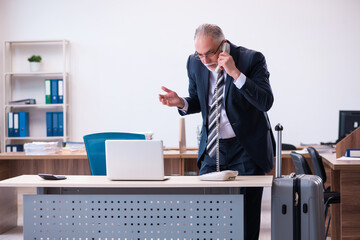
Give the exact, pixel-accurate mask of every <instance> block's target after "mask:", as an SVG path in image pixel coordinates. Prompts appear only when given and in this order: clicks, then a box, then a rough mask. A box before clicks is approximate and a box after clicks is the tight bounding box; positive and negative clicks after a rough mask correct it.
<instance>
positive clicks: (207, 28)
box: [194, 23, 225, 42]
mask: <svg viewBox="0 0 360 240" xmlns="http://www.w3.org/2000/svg"><path fill="white" fill-rule="evenodd" d="M198 36H211V37H212V38H213V39H214V40H215V41H219V42H220V41H222V40H225V35H224V33H223V31H222V30H221V28H220V27H219V26H217V25H215V24H208V23H204V24H201V25H200V26H199V27H198V28H197V29H196V31H195V36H194V40H195V39H196V37H198Z"/></svg>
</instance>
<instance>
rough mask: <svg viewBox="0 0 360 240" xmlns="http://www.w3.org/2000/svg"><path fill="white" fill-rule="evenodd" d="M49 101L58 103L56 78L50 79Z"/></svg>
mask: <svg viewBox="0 0 360 240" xmlns="http://www.w3.org/2000/svg"><path fill="white" fill-rule="evenodd" d="M51 103H52V104H57V103H59V96H58V80H57V79H51Z"/></svg>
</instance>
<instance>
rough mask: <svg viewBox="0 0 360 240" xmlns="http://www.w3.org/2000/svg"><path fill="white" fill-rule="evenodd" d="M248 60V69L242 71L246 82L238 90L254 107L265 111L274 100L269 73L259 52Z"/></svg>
mask: <svg viewBox="0 0 360 240" xmlns="http://www.w3.org/2000/svg"><path fill="white" fill-rule="evenodd" d="M250 61H251V62H250V71H249V72H248V73H244V74H245V75H246V82H245V84H244V85H243V87H242V88H241V89H239V91H240V92H241V94H242V95H243V96H244V97H245V98H246V100H247V101H248V102H249V103H250V104H252V105H253V106H254V107H255V108H257V109H258V110H260V111H263V112H267V111H268V110H269V109H270V108H271V106H272V104H273V102H274V96H273V93H272V90H271V86H270V83H269V76H270V73H269V72H268V70H267V65H266V61H265V57H264V55H262V54H261V53H260V52H256V53H255V54H253V57H252V58H251V59H250Z"/></svg>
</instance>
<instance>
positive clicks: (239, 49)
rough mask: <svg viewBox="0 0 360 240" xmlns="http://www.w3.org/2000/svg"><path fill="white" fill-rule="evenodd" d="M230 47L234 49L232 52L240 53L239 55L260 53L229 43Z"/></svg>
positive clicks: (259, 53)
mask: <svg viewBox="0 0 360 240" xmlns="http://www.w3.org/2000/svg"><path fill="white" fill-rule="evenodd" d="M231 46H232V49H233V51H234V54H237V55H240V56H252V55H257V54H258V55H262V53H261V52H259V51H256V50H253V49H250V48H246V47H243V46H236V45H235V44H231Z"/></svg>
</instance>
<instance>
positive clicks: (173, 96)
mask: <svg viewBox="0 0 360 240" xmlns="http://www.w3.org/2000/svg"><path fill="white" fill-rule="evenodd" d="M161 89H162V90H163V91H165V92H166V94H159V100H160V102H162V104H164V105H167V106H169V107H178V108H183V107H184V105H185V104H184V100H183V99H182V98H180V97H179V96H178V95H177V93H176V92H174V91H171V90H170V89H168V88H166V87H164V86H162V87H161Z"/></svg>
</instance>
